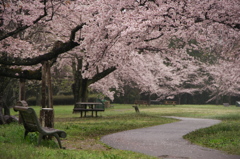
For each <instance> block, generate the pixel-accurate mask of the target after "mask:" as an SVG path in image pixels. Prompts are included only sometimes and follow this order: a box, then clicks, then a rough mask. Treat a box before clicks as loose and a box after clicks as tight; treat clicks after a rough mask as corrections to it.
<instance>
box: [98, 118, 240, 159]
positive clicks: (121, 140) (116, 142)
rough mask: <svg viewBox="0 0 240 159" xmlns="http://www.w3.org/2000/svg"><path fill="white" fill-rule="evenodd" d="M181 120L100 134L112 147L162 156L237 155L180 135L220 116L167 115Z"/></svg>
mask: <svg viewBox="0 0 240 159" xmlns="http://www.w3.org/2000/svg"><path fill="white" fill-rule="evenodd" d="M170 118H175V119H180V120H181V121H179V122H175V123H170V124H164V125H158V126H153V127H148V128H142V129H134V130H129V131H123V132H119V133H114V134H110V135H106V136H104V137H103V138H102V139H101V141H102V142H103V143H105V144H107V145H109V146H111V147H113V148H116V149H122V150H130V151H135V152H140V153H144V154H147V155H150V156H156V157H160V158H164V159H240V156H237V155H228V154H226V153H224V152H221V151H218V150H213V149H209V148H204V147H201V146H197V145H193V144H191V143H189V142H188V141H187V140H184V139H183V138H182V136H183V135H185V134H188V133H189V132H191V131H194V130H196V129H200V128H206V127H209V126H212V125H215V124H218V123H220V122H221V121H220V120H212V119H196V118H182V117H170Z"/></svg>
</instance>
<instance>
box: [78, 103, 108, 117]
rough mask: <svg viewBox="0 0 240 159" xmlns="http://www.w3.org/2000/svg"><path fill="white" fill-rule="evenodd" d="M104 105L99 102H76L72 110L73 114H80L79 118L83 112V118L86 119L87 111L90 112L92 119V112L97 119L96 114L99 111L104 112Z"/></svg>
mask: <svg viewBox="0 0 240 159" xmlns="http://www.w3.org/2000/svg"><path fill="white" fill-rule="evenodd" d="M104 110H105V109H104V105H103V104H102V103H100V102H78V103H76V104H75V106H74V108H73V112H80V115H81V117H82V116H83V112H84V117H86V113H87V112H88V111H91V112H92V117H93V112H95V115H96V117H97V112H99V111H104Z"/></svg>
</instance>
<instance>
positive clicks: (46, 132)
mask: <svg viewBox="0 0 240 159" xmlns="http://www.w3.org/2000/svg"><path fill="white" fill-rule="evenodd" d="M13 109H14V110H15V111H19V115H20V116H21V119H22V122H23V126H24V128H25V133H24V139H25V138H26V136H27V135H28V133H29V132H38V133H39V137H38V145H39V144H40V143H41V141H42V139H45V138H46V136H54V137H55V138H56V139H57V141H58V145H59V147H60V148H63V147H62V145H61V140H60V137H61V138H65V137H67V134H66V133H65V132H64V131H62V130H58V129H54V128H48V127H42V126H41V125H40V123H39V120H38V118H37V115H36V112H35V111H34V109H33V108H31V107H22V106H14V107H13Z"/></svg>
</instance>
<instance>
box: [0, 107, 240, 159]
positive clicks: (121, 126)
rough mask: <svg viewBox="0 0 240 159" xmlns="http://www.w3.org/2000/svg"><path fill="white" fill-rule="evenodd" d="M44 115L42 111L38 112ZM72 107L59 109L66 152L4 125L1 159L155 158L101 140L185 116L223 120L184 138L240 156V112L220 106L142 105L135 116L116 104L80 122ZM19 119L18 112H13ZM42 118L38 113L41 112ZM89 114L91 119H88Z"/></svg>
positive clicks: (56, 110)
mask: <svg viewBox="0 0 240 159" xmlns="http://www.w3.org/2000/svg"><path fill="white" fill-rule="evenodd" d="M33 108H34V109H35V110H36V112H39V110H40V109H41V108H40V107H33ZM72 108H73V106H55V107H54V113H55V128H57V129H61V130H64V131H66V133H67V135H68V136H67V138H66V139H63V140H62V144H63V146H64V147H66V150H62V149H58V148H57V144H56V143H55V142H54V141H44V142H43V143H42V144H41V145H40V146H38V147H37V146H36V143H37V137H38V136H37V134H36V133H32V134H30V135H28V137H27V139H26V140H23V132H24V128H23V126H21V125H18V124H10V125H1V126H0V129H1V131H0V147H1V149H0V158H1V159H8V158H9V159H11V158H16V159H18V158H19V159H22V158H33V157H34V158H37V159H38V158H39V159H41V158H56V156H57V158H59V159H64V158H68V159H71V158H74V159H75V158H83V159H85V158H89V159H95V158H103V159H122V158H124V159H128V158H129V159H130V158H133V159H134V158H136V159H138V158H142V159H144V158H154V157H149V156H146V155H143V154H140V153H134V152H130V151H123V150H116V149H112V148H111V147H108V146H107V145H104V144H103V143H101V142H100V141H99V139H100V138H101V137H102V136H103V135H106V134H110V133H114V132H119V131H123V130H129V129H135V128H142V127H148V126H153V125H159V124H165V123H169V122H174V121H176V120H173V119H168V118H162V117H161V116H182V117H198V118H213V119H220V120H222V121H223V122H222V123H220V124H218V125H215V126H212V127H210V128H206V129H200V130H197V131H194V132H192V133H190V134H188V135H186V136H184V138H186V139H188V140H190V141H191V142H193V143H196V144H199V145H203V146H206V147H210V148H215V149H219V150H223V151H226V152H228V153H231V154H238V155H240V135H239V134H240V120H239V119H240V108H239V107H235V106H231V107H223V106H215V105H177V106H171V105H168V106H165V105H152V106H150V107H147V106H140V113H135V111H134V109H133V108H132V105H119V104H115V105H114V108H108V109H107V110H106V111H105V112H100V113H99V117H97V118H96V117H94V118H92V117H90V116H88V117H86V118H80V117H79V116H80V115H79V113H77V114H72ZM11 113H12V115H17V113H16V112H13V111H12V112H11ZM38 114H39V113H38ZM89 115H90V114H89Z"/></svg>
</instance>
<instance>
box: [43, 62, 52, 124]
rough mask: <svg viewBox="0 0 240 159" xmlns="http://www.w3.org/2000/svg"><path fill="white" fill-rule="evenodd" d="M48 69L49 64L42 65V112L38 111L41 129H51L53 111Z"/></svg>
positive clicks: (49, 67)
mask: <svg viewBox="0 0 240 159" xmlns="http://www.w3.org/2000/svg"><path fill="white" fill-rule="evenodd" d="M50 69H51V66H50V64H49V62H47V61H45V62H43V63H42V110H40V123H41V125H42V126H43V127H49V128H53V127H54V111H53V104H52V91H51V89H52V86H51V72H50ZM47 101H48V102H47Z"/></svg>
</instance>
